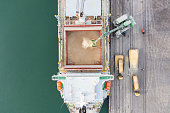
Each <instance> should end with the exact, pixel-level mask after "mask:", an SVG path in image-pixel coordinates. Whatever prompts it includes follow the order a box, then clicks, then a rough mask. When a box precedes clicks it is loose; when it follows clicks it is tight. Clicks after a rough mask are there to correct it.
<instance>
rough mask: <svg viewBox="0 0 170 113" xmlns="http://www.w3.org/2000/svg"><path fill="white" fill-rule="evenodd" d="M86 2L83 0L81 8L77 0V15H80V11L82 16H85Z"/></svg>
mask: <svg viewBox="0 0 170 113" xmlns="http://www.w3.org/2000/svg"><path fill="white" fill-rule="evenodd" d="M84 3H85V0H81V7H80V9H79V5H80V3H79V0H77V4H76V16H78V15H79V12H80V17H83V10H84Z"/></svg>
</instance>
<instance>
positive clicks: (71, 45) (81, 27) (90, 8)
mask: <svg viewBox="0 0 170 113" xmlns="http://www.w3.org/2000/svg"><path fill="white" fill-rule="evenodd" d="M109 3H110V1H109V0H58V15H55V17H56V18H57V20H58V47H59V62H58V69H59V72H58V74H57V75H53V76H52V80H54V81H57V89H58V90H59V91H60V94H61V97H62V98H63V99H64V103H66V105H67V107H68V109H69V111H70V112H71V113H98V112H99V111H100V108H101V106H102V104H103V102H104V99H105V98H106V97H107V95H109V93H110V85H111V80H113V79H114V76H113V75H111V74H110V67H109V63H110V58H109V56H110V50H109V35H110V33H112V32H113V31H116V30H118V29H119V31H118V32H116V34H118V35H120V33H121V32H123V31H124V28H125V29H126V30H127V29H129V28H130V27H129V25H130V24H128V25H126V22H125V24H122V23H121V22H120V23H119V22H117V21H115V22H116V24H117V25H118V27H117V28H116V30H111V32H110V31H109V17H110V9H109V8H110V4H109ZM125 17H126V16H125ZM121 19H122V18H121ZM125 20H126V19H125ZM123 21H124V20H123ZM119 24H120V26H122V27H120V26H119ZM122 28H123V29H122ZM92 40H93V43H91V42H92ZM89 43H91V44H92V45H95V46H92V45H91V46H88V44H89Z"/></svg>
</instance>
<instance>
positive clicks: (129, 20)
mask: <svg viewBox="0 0 170 113" xmlns="http://www.w3.org/2000/svg"><path fill="white" fill-rule="evenodd" d="M126 16H127V17H126ZM122 17H123V18H125V17H126V18H125V19H122ZM119 19H120V20H121V21H119V23H118V22H117V21H118V20H119ZM115 21H116V22H117V23H118V24H115V25H116V26H117V27H116V28H114V29H112V30H110V31H108V32H106V33H104V34H102V35H101V36H100V37H99V38H97V40H92V42H93V45H92V47H95V46H96V43H97V42H98V41H99V40H100V39H102V38H103V37H106V36H108V35H110V34H111V33H113V32H115V31H117V32H116V35H117V37H118V36H120V35H121V33H123V32H125V31H127V30H128V29H130V28H131V27H133V26H134V25H135V24H136V23H135V21H134V19H133V17H132V16H128V15H127V14H125V15H123V16H121V17H119V18H118V19H116V20H115ZM116 22H114V23H116Z"/></svg>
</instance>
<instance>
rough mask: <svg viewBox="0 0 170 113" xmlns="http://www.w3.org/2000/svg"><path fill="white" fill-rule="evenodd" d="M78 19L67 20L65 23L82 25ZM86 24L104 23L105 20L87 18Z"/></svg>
mask: <svg viewBox="0 0 170 113" xmlns="http://www.w3.org/2000/svg"><path fill="white" fill-rule="evenodd" d="M76 21H78V20H65V25H80V24H79V23H77V22H76ZM84 24H85V25H102V24H103V21H102V20H87V21H86V22H85V23H84Z"/></svg>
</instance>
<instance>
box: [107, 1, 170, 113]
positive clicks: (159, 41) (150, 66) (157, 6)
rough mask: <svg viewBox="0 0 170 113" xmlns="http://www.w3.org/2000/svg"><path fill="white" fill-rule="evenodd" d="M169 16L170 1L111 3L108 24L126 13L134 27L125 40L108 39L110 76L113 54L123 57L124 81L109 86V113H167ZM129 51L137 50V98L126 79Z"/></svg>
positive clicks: (169, 93)
mask: <svg viewBox="0 0 170 113" xmlns="http://www.w3.org/2000/svg"><path fill="white" fill-rule="evenodd" d="M169 12H170V1H169V0H111V13H112V16H111V21H113V20H114V19H116V18H117V17H119V16H121V15H123V14H125V13H127V14H130V15H132V16H133V17H134V19H135V21H136V23H137V25H136V26H134V27H133V29H131V30H130V31H128V32H127V35H126V36H125V37H122V38H119V39H116V38H115V37H114V36H113V35H112V36H111V42H110V43H111V73H114V55H116V54H123V55H124V57H125V62H124V67H125V68H124V79H123V80H121V81H119V80H118V79H117V78H116V77H117V75H115V80H114V81H113V82H112V85H111V95H110V113H170V13H169ZM111 27H112V28H113V25H112V26H111ZM142 28H143V29H144V30H145V34H142V32H141V30H142ZM129 49H139V67H138V68H139V69H138V77H139V78H138V79H139V87H140V93H141V95H140V96H139V97H135V95H134V92H133V84H132V76H130V75H129V61H128V50H129Z"/></svg>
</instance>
